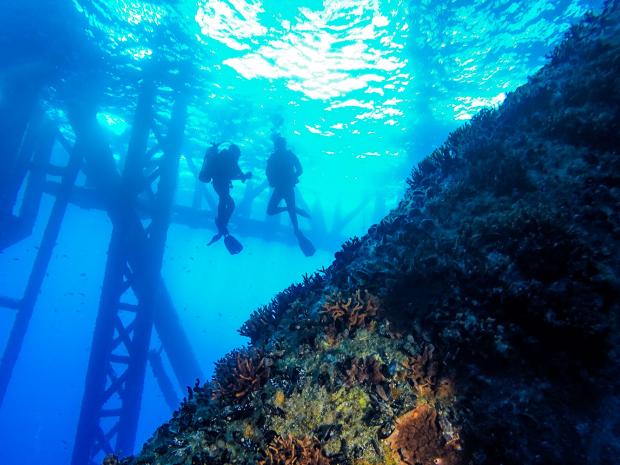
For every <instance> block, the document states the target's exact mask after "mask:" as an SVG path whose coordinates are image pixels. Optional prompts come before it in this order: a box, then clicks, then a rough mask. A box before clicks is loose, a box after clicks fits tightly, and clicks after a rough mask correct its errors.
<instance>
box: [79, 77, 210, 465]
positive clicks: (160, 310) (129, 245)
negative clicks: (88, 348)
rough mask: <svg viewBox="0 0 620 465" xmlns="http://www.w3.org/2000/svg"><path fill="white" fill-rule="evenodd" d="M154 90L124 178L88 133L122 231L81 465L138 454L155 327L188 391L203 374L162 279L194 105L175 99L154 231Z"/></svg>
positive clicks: (85, 411) (94, 357) (149, 90)
mask: <svg viewBox="0 0 620 465" xmlns="http://www.w3.org/2000/svg"><path fill="white" fill-rule="evenodd" d="M154 90H155V88H154V84H153V83H152V82H148V81H145V82H144V84H143V89H142V94H141V96H140V100H139V103H138V106H137V110H136V116H135V122H134V126H133V133H132V138H131V141H130V144H129V149H128V155H127V159H126V162H125V170H124V173H123V177H122V178H118V174H117V173H116V171H115V169H112V165H111V162H110V160H111V153H109V147H106V144H105V143H104V141H103V140H101V136H100V135H98V134H97V131H96V129H94V128H92V127H91V128H90V129H89V128H84V127H82V129H85V130H87V131H90V132H91V134H92V136H94V137H95V138H99V139H100V140H99V141H94V140H93V142H94V143H95V144H96V146H98V147H99V153H98V154H96V156H95V157H91V160H90V163H89V165H90V166H89V171H90V178H91V180H92V181H93V182H94V184H95V186H96V187H97V188H98V190H99V192H100V193H103V194H104V195H103V197H104V199H105V202H106V207H107V210H108V213H109V215H110V218H111V220H112V223H113V226H114V232H113V238H112V241H111V243H110V248H109V252H108V263H107V265H106V274H105V279H104V286H103V289H102V295H101V300H100V308H99V315H98V319H97V323H96V328H95V337H94V340H93V346H92V352H91V359H90V361H89V367H88V373H87V378H86V385H85V392H84V398H83V402H82V411H81V414H80V420H79V424H78V433H77V436H76V442H75V448H74V452H73V458H72V463H73V464H74V465H77V464H79V465H83V464H86V463H94V462H92V460H93V459H94V458H95V457H96V456H97V454H100V453H109V452H116V453H120V454H123V455H127V454H131V453H133V448H134V445H135V438H136V432H137V424H138V418H139V413H140V407H141V399H142V390H143V386H144V377H145V370H146V364H147V360H148V353H149V345H150V337H151V332H152V328H153V325H154V326H155V328H156V329H157V331H158V334H159V337H160V339H161V341H162V344H163V347H164V349H165V350H166V353H167V355H168V358H169V359H170V360H171V364H172V366H173V369H174V370H175V374H176V375H177V379H178V380H179V382H180V384H181V385H182V386H185V385H187V384H190V383H191V381H190V380H193V379H195V377H196V376H200V373H199V369H198V364H197V363H196V362H195V360H194V359H193V355H192V351H191V348H190V346H189V342H188V341H187V339H186V338H185V337H184V333H183V330H182V328H181V326H180V324H179V321H178V317H177V316H176V313H175V311H174V307H173V306H172V302H171V300H170V296H169V295H168V293H167V291H166V289H165V286H164V284H163V282H162V280H161V275H160V270H161V265H162V262H163V254H164V248H165V242H166V237H167V231H168V226H169V224H170V216H171V212H172V206H173V203H174V193H175V190H176V181H177V177H178V163H179V156H180V149H181V144H182V141H183V133H184V128H185V121H186V106H187V104H186V102H185V100H184V96H183V95H182V94H181V95H180V96H179V97H178V98H177V100H176V101H175V104H174V107H173V112H172V119H171V121H170V124H169V128H168V133H167V137H166V139H165V140H164V141H161V140H160V146H162V148H163V156H162V157H161V158H160V159H159V167H158V168H157V169H158V170H159V183H158V186H157V187H158V188H157V191H156V193H155V194H154V196H153V197H154V204H153V206H152V208H151V209H150V211H152V212H153V216H152V221H151V224H150V225H149V227H148V228H147V229H146V230H145V229H144V228H143V226H142V223H141V221H140V217H139V216H138V213H137V209H136V207H135V198H136V196H137V194H138V193H139V192H140V190H141V189H142V188H144V187H145V186H148V187H149V189H150V185H149V183H148V182H145V179H146V176H145V168H146V165H147V162H148V161H149V155H148V154H149V151H148V149H147V142H148V136H149V130H150V129H151V128H152V124H153V121H152V120H153V103H154V98H155V94H154ZM78 127H79V124H78ZM78 136H79V133H78ZM112 163H113V160H112ZM129 288H131V289H132V290H133V293H134V295H135V297H136V298H137V301H138V304H137V306H135V305H134V304H131V303H128V302H126V301H123V300H122V298H123V297H122V296H123V295H124V294H126V292H127V291H128V289H129ZM120 312H125V314H127V312H130V313H131V314H132V318H133V320H132V321H131V323H130V324H127V323H126V322H127V318H120V317H119V315H120ZM190 373H191V374H190ZM119 380H120V381H119ZM104 418H106V419H107V420H108V424H109V420H110V419H112V420H113V424H112V427H111V429H109V430H108V431H104V429H103V422H102V421H101V420H102V419H104ZM114 440H115V442H114Z"/></svg>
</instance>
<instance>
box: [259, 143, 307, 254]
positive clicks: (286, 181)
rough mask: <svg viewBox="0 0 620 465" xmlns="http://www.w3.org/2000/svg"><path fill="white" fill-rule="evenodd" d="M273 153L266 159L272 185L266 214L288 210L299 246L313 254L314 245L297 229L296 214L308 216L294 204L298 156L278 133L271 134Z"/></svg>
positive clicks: (305, 252)
mask: <svg viewBox="0 0 620 465" xmlns="http://www.w3.org/2000/svg"><path fill="white" fill-rule="evenodd" d="M273 146H274V149H273V153H272V154H271V156H270V157H269V159H268V160H267V169H266V173H267V180H268V181H269V185H270V186H271V187H273V193H272V194H271V198H270V199H269V204H268V205H267V214H268V215H277V214H279V213H283V212H288V215H289V217H290V219H291V224H292V225H293V231H294V232H295V236H296V237H297V241H298V243H299V247H300V248H301V250H302V251H303V253H304V254H305V255H306V256H311V255H313V254H314V251H315V250H314V246H313V245H312V243H311V242H310V241H309V240H308V239H307V238H306V237H305V236H304V235H303V234H302V233H301V231H300V230H299V222H298V220H297V215H301V216H305V217H307V218H309V217H310V215H308V213H306V212H305V211H304V210H302V209H301V208H298V207H297V206H296V204H295V184H297V183H298V182H299V176H301V174H302V173H303V168H302V166H301V163H300V162H299V158H297V156H296V155H295V154H294V153H293V152H291V151H290V150H288V149H287V147H286V139H284V137H282V136H280V135H277V134H276V135H274V136H273ZM282 200H284V203H285V204H286V207H281V206H280V202H282Z"/></svg>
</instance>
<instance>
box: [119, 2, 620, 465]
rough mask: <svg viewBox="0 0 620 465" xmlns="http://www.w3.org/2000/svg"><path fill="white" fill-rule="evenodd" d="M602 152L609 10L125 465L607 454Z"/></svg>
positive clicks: (610, 248)
mask: <svg viewBox="0 0 620 465" xmlns="http://www.w3.org/2000/svg"><path fill="white" fill-rule="evenodd" d="M619 148H620V7H619V6H618V3H617V2H613V4H612V3H610V4H609V5H608V6H607V9H606V11H605V12H604V13H603V14H602V15H601V16H599V17H588V18H586V19H585V20H584V22H582V23H581V24H580V25H579V26H576V27H574V28H573V29H572V30H571V31H570V33H569V34H568V35H567V37H566V39H565V41H564V42H563V43H562V45H561V46H560V47H559V48H557V49H556V51H555V52H554V53H553V55H552V56H551V57H550V63H549V64H548V65H547V66H546V67H544V68H543V69H542V70H541V71H540V72H539V73H538V74H536V75H535V76H534V77H532V78H531V79H530V80H529V82H528V84H526V85H525V86H523V87H521V88H520V89H518V90H517V91H516V92H514V93H513V94H511V95H509V96H508V98H507V99H506V101H505V103H504V104H503V105H502V106H501V107H500V108H499V109H498V110H487V111H483V112H482V113H480V114H479V115H478V116H477V117H476V118H475V119H474V120H473V121H472V122H471V123H470V124H467V125H466V126H464V127H463V128H461V129H459V130H458V131H456V132H455V133H453V134H452V135H451V136H450V137H449V138H448V140H447V142H446V143H445V145H444V146H442V147H441V148H440V149H438V150H437V151H435V152H434V153H433V154H432V155H431V156H430V157H429V158H427V159H426V160H424V161H423V162H422V163H420V165H419V166H418V167H417V168H416V169H415V170H414V172H413V174H412V177H411V179H410V180H409V184H410V188H409V189H408V191H407V193H406V195H405V198H404V199H403V200H402V202H401V203H400V205H399V207H398V208H397V209H396V210H394V211H392V212H391V213H390V214H389V215H388V216H387V217H386V218H385V219H384V220H383V221H381V223H379V224H378V225H376V226H373V227H372V228H371V229H370V230H369V232H368V234H367V235H366V236H364V237H362V238H360V239H357V238H355V239H352V240H350V241H349V242H348V243H347V244H345V245H344V246H343V249H342V251H341V252H339V253H337V254H336V260H335V262H334V263H333V265H332V266H331V267H330V268H329V269H327V270H325V271H324V272H322V273H320V274H317V275H316V276H313V277H309V278H307V279H305V281H304V283H302V284H299V285H296V286H292V287H291V288H289V289H288V290H286V291H285V292H283V293H281V294H280V295H278V296H277V297H276V298H275V299H274V300H273V301H272V303H271V304H270V305H268V306H266V307H264V308H261V309H259V310H257V311H256V312H255V313H254V314H253V315H252V317H251V319H250V320H249V321H248V322H247V323H246V324H245V325H244V326H243V328H242V330H241V331H242V334H245V335H247V336H249V337H250V338H251V340H252V344H251V346H250V347H249V348H244V349H240V350H239V351H236V352H234V353H232V354H230V355H229V356H227V357H226V358H225V359H224V360H222V361H221V362H220V363H219V364H218V366H217V369H216V376H215V378H214V380H213V381H212V382H211V383H207V384H206V385H204V386H200V385H197V386H196V387H195V388H194V389H193V390H192V392H191V396H190V397H189V399H187V401H186V402H184V403H183V405H182V406H181V407H180V409H179V410H178V411H177V412H175V415H174V418H173V419H172V420H171V421H170V422H169V423H167V424H165V425H163V426H161V427H160V428H159V429H158V430H157V432H156V433H155V435H154V436H153V438H152V439H151V440H150V441H149V442H148V443H147V444H146V445H145V447H144V449H143V451H142V453H141V454H140V455H139V456H138V457H135V458H130V459H125V461H124V462H125V463H127V464H132V465H138V464H152V465H155V464H161V465H164V464H200V465H203V464H232V463H236V464H248V465H249V464H252V465H253V464H265V465H275V464H290V465H293V464H296V465H303V464H309V465H310V464H321V465H328V464H332V465H334V464H359V465H361V464H407V465H414V464H423V465H430V464H483V463H488V464H491V463H493V464H498V463H502V464H505V465H507V464H519V465H525V464H556V463H557V464H560V463H561V464H563V465H566V464H584V463H588V464H601V465H602V464H612V463H618V460H620V459H619V458H618V457H620V376H619V373H620V372H619V370H618V367H619V360H620V352H619V349H620V344H619V341H618V339H619V335H620V328H619V327H618V326H619V325H618V316H619V313H620V312H619V309H620V300H619V295H620V281H619V273H620V249H619V245H620V155H619Z"/></svg>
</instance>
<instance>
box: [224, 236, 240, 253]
mask: <svg viewBox="0 0 620 465" xmlns="http://www.w3.org/2000/svg"><path fill="white" fill-rule="evenodd" d="M224 245H225V246H226V249H227V250H228V253H230V254H231V255H237V254H238V253H239V252H241V251H242V250H243V245H241V242H239V241H238V240H237V239H235V238H234V237H233V236H231V235H230V234H229V235H228V236H226V237H225V238H224Z"/></svg>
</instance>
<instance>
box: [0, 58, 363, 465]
mask: <svg viewBox="0 0 620 465" xmlns="http://www.w3.org/2000/svg"><path fill="white" fill-rule="evenodd" d="M162 68H164V67H163V66H159V67H156V66H155V65H153V66H151V67H147V68H146V69H145V70H144V71H143V76H142V80H141V87H140V94H139V98H138V102H137V105H136V109H135V114H134V119H133V125H132V128H131V136H130V139H129V143H128V146H127V148H126V152H125V158H124V164H123V170H122V172H120V171H119V168H118V166H117V163H116V161H115V159H114V156H113V152H112V149H111V148H110V145H109V141H108V136H107V135H106V134H105V133H104V131H103V129H102V128H101V127H100V126H99V124H98V122H97V103H98V102H96V101H95V98H94V97H92V98H90V94H89V97H84V96H80V98H74V99H67V101H66V102H65V103H64V105H65V107H64V108H63V110H64V111H65V113H66V114H67V116H68V120H69V123H70V125H71V129H72V131H73V133H74V134H75V140H74V141H73V140H68V139H67V138H66V137H65V136H64V135H63V133H61V131H60V130H59V129H58V128H57V127H56V126H55V125H54V123H53V122H52V121H51V120H50V119H49V118H48V117H47V115H46V113H45V111H44V109H43V106H42V105H41V103H40V101H39V94H40V91H41V90H42V89H43V88H45V86H46V85H47V84H48V83H46V82H45V79H44V77H43V75H42V76H41V77H40V79H39V78H37V79H35V80H32V82H31V81H28V79H29V77H30V76H21V77H20V76H16V77H15V79H13V81H12V82H6V83H4V84H5V86H6V87H5V89H7V91H6V95H9V96H14V97H15V98H6V99H3V100H0V134H2V135H3V137H2V138H0V154H1V155H2V164H3V167H2V170H0V251H1V250H5V249H7V248H9V247H11V246H12V245H14V244H16V243H18V242H20V241H22V240H24V239H25V238H28V237H29V236H31V235H32V233H33V228H34V225H35V222H36V221H37V220H38V219H41V218H40V217H41V216H42V215H43V212H44V211H43V210H42V209H41V208H40V207H41V203H42V199H43V197H44V196H50V197H51V198H52V199H53V205H52V207H51V211H50V213H49V217H48V218H47V219H44V221H45V228H44V232H43V235H42V238H41V241H40V244H39V247H38V250H37V252H36V257H35V259H34V262H33V265H32V269H31V272H30V275H29V277H28V280H27V283H26V284H25V287H24V291H23V294H22V295H21V296H0V308H2V309H4V310H5V311H10V312H13V313H14V322H13V326H12V328H11V331H10V335H9V338H8V342H7V344H6V347H5V348H4V351H3V352H2V353H1V357H2V358H1V359H0V404H1V403H2V401H3V399H4V397H5V394H6V392H7V388H8V386H9V383H10V382H11V376H12V374H13V371H14V367H15V365H16V363H17V361H18V359H19V356H20V351H21V349H22V346H23V343H24V338H25V336H26V334H27V332H28V327H29V323H30V321H31V318H32V315H33V312H34V311H35V309H36V308H37V304H38V297H39V294H40V291H41V287H42V285H43V283H44V280H45V276H46V273H47V270H48V267H49V265H50V262H51V260H52V257H53V252H54V248H55V245H56V242H57V240H58V238H59V235H60V231H61V226H62V224H63V220H64V217H65V213H66V211H67V208H68V207H69V205H70V204H72V205H74V206H77V207H80V208H85V209H97V210H100V211H102V212H105V214H107V216H108V217H109V220H110V222H111V224H112V226H113V229H112V234H111V238H110V243H109V247H108V255H107V263H106V266H105V274H104V280H103V285H102V290H101V294H100V299H99V308H98V313H97V319H96V323H95V329H94V332H93V339H92V346H91V349H90V350H91V351H90V358H89V363H88V368H87V373H86V379H85V383H84V393H83V398H82V406H81V413H80V418H79V422H78V429H77V434H76V438H75V444H74V449H73V457H72V462H71V463H72V464H73V465H86V464H95V463H100V462H101V458H102V457H103V456H104V455H105V454H108V453H112V452H115V453H121V454H123V455H125V454H130V453H132V452H133V451H134V446H135V439H136V431H137V425H138V418H139V414H140V404H141V398H142V392H143V385H144V378H145V371H146V368H147V364H149V363H150V365H151V368H152V370H153V373H154V375H155V379H156V380H157V382H158V384H159V387H160V388H161V391H162V393H163V394H164V398H165V400H166V401H167V403H168V405H169V406H170V408H171V409H175V408H176V406H177V402H178V399H177V398H176V394H175V387H174V385H175V384H176V385H177V386H178V387H179V388H180V389H181V390H182V391H184V389H185V387H186V386H188V385H193V384H194V381H195V379H196V378H198V377H201V373H200V367H199V364H198V362H197V361H196V358H195V356H194V354H193V352H192V349H191V346H190V343H189V340H188V338H187V336H186V335H185V332H184V330H183V328H182V327H181V324H180V322H179V318H178V316H177V313H176V310H175V307H174V304H173V302H172V299H171V297H170V295H169V293H168V291H167V289H166V285H165V283H164V281H163V279H162V277H161V267H162V261H163V255H164V248H165V244H166V238H167V232H168V228H169V226H170V225H171V224H172V223H176V224H183V225H187V226H190V227H196V228H205V229H207V228H212V218H213V216H214V211H215V210H216V208H217V204H216V201H215V199H214V198H213V196H212V195H211V194H210V192H208V191H207V190H206V189H205V186H204V185H203V184H202V183H200V182H199V181H198V179H197V178H198V168H197V166H196V163H195V161H194V160H193V159H192V157H191V156H185V157H181V150H182V143H183V140H184V131H185V125H186V119H187V112H188V101H189V97H190V95H189V94H190V90H189V88H188V86H187V76H186V75H187V74H188V73H189V71H188V69H189V67H187V66H184V65H178V64H177V65H168V70H170V69H171V68H174V69H175V72H174V73H168V72H166V70H163V69H162ZM186 68H187V69H186ZM24 80H26V81H28V83H27V84H28V85H23V82H24ZM164 86H165V87H166V88H167V89H168V91H167V92H166V93H165V95H162V93H160V92H158V90H159V89H160V88H161V87H164ZM169 89H173V91H172V92H170V91H169ZM13 91H14V92H13ZM164 99H170V101H169V102H168V103H169V104H170V107H171V108H172V111H171V117H170V118H169V120H168V121H165V122H162V119H161V117H158V119H157V121H156V118H155V114H156V105H157V104H158V103H156V102H161V101H162V100H164ZM151 135H152V136H153V137H151ZM153 140H155V141H156V143H155V144H153V143H152V141H153ZM150 141H151V142H150ZM58 147H61V148H62V150H64V152H66V154H67V160H68V161H67V163H66V165H64V166H58V165H55V164H53V159H52V152H53V151H54V150H55V149H58ZM197 155H200V154H197ZM182 161H184V162H185V163H186V164H187V166H186V168H187V169H189V170H190V171H191V172H192V173H194V175H195V176H196V184H195V193H194V197H193V203H192V205H191V206H188V205H178V204H175V200H174V193H175V189H176V183H177V178H178V174H179V171H180V169H181V166H180V164H181V162H182ZM80 173H83V174H85V175H86V179H87V180H88V183H82V182H78V180H79V179H80V178H79V175H80ZM265 189H267V183H266V182H265V183H263V184H257V185H251V186H248V187H247V188H246V189H245V192H244V197H243V198H242V199H241V201H240V202H239V205H238V210H237V213H238V215H237V216H236V218H235V220H234V222H235V224H236V229H237V230H238V231H242V233H243V234H244V235H245V236H253V237H259V238H261V239H263V240H265V241H280V242H284V243H287V244H290V245H295V239H294V238H291V237H290V234H289V228H288V227H287V226H286V225H279V224H277V223H274V222H271V223H266V222H264V221H262V220H253V219H251V218H250V217H249V214H248V213H249V211H250V210H251V207H252V202H253V201H254V199H255V198H256V197H257V196H258V195H260V194H261V192H263V191H264V190H265ZM203 202H206V204H207V210H205V209H204V208H202V206H203V205H202V204H203ZM302 203H303V202H302ZM366 204H367V201H363V202H360V206H359V208H358V209H357V210H356V211H353V212H351V213H349V214H348V215H341V217H340V220H336V222H335V224H334V225H333V227H332V228H331V230H330V231H328V230H327V227H326V223H325V221H323V220H322V217H321V214H320V210H319V209H318V207H315V208H313V209H312V210H313V212H315V215H314V220H313V222H312V229H311V233H312V234H313V235H314V237H316V238H317V244H316V245H317V246H318V247H326V246H328V245H331V244H333V243H340V242H342V240H343V239H344V237H343V234H342V229H343V228H344V227H345V226H346V224H347V223H348V221H350V220H351V219H352V218H353V217H354V216H355V215H356V214H357V213H359V212H360V211H362V209H363V208H364V206H365V205H366ZM145 224H146V226H145ZM153 330H155V331H156V332H157V335H158V337H159V340H160V341H161V344H162V347H161V350H153V348H152V347H151V345H152V341H151V336H152V332H153ZM161 352H164V353H165V355H166V357H167V359H168V361H169V362H170V364H169V365H170V367H171V368H172V370H173V372H174V378H175V380H176V383H173V381H172V380H171V379H170V375H168V374H167V373H166V365H165V364H164V363H163V361H162V359H161Z"/></svg>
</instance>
